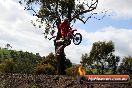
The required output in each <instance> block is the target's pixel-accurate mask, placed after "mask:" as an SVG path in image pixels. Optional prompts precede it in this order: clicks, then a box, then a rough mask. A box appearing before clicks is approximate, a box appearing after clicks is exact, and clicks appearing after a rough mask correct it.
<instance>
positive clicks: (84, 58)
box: [80, 53, 93, 65]
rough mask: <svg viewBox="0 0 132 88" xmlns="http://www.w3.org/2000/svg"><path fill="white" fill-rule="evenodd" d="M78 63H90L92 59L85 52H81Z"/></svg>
mask: <svg viewBox="0 0 132 88" xmlns="http://www.w3.org/2000/svg"><path fill="white" fill-rule="evenodd" d="M80 63H81V64H83V65H92V64H93V60H92V59H91V58H89V55H88V54H87V53H85V54H82V56H81V61H80Z"/></svg>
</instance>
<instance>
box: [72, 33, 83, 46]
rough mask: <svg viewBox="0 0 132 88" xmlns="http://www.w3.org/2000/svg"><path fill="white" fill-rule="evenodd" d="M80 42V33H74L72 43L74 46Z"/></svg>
mask: <svg viewBox="0 0 132 88" xmlns="http://www.w3.org/2000/svg"><path fill="white" fill-rule="evenodd" d="M81 41H82V35H81V34H80V33H76V34H75V35H74V37H73V43H74V44H75V45H79V44H80V43H81Z"/></svg>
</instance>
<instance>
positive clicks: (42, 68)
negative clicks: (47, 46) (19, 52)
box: [35, 64, 56, 75]
mask: <svg viewBox="0 0 132 88" xmlns="http://www.w3.org/2000/svg"><path fill="white" fill-rule="evenodd" d="M35 74H38V75H40V74H46V75H55V74H56V71H55V68H54V67H53V66H52V65H50V64H38V65H37V67H36V69H35Z"/></svg>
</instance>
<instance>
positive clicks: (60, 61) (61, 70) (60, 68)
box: [55, 45, 66, 75]
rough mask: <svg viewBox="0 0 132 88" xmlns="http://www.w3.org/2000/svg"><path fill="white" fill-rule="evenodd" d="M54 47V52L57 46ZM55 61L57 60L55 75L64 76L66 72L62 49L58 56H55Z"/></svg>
mask: <svg viewBox="0 0 132 88" xmlns="http://www.w3.org/2000/svg"><path fill="white" fill-rule="evenodd" d="M55 47H57V48H56V50H57V49H58V48H59V45H58V46H55ZM56 50H55V51H56ZM56 60H57V74H58V75H65V74H66V72H65V69H66V67H65V53H64V47H63V48H62V50H61V52H60V53H59V55H56Z"/></svg>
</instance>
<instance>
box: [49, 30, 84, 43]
mask: <svg viewBox="0 0 132 88" xmlns="http://www.w3.org/2000/svg"><path fill="white" fill-rule="evenodd" d="M75 31H77V30H76V29H75V30H70V31H69V32H68V33H67V36H66V37H65V39H64V42H65V44H66V45H70V44H71V40H73V43H74V44H75V45H79V44H80V43H81V41H82V35H81V34H80V33H75V34H74V32H75ZM55 37H56V36H53V37H52V38H55ZM52 38H48V39H49V40H51V39H52Z"/></svg>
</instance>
